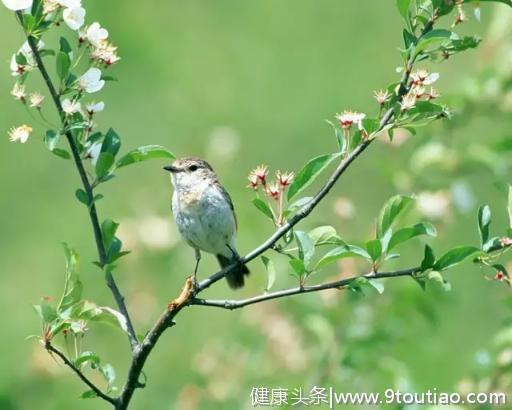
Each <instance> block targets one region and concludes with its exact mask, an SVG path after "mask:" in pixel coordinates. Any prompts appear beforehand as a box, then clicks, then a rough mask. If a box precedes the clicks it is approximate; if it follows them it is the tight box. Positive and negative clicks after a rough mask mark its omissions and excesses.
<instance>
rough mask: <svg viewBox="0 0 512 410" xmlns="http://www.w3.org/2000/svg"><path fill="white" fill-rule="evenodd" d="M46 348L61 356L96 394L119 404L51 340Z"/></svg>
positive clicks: (51, 352)
mask: <svg viewBox="0 0 512 410" xmlns="http://www.w3.org/2000/svg"><path fill="white" fill-rule="evenodd" d="M45 349H46V350H48V352H49V353H50V354H55V355H57V356H59V357H60V358H61V360H62V361H63V362H64V364H65V365H66V366H68V367H69V368H70V369H71V370H73V371H74V372H75V373H76V375H77V376H78V377H79V378H80V380H82V381H83V382H84V383H85V384H86V385H87V386H88V387H89V388H90V389H91V390H92V391H93V392H94V393H96V395H97V396H98V397H100V398H102V399H103V400H105V401H108V402H109V403H110V404H112V405H114V406H115V405H116V404H117V399H115V398H113V397H110V396H109V395H107V394H105V393H103V392H102V391H101V390H100V389H99V387H97V386H96V385H95V384H94V383H93V382H91V381H90V380H89V379H88V378H87V377H86V376H85V375H84V374H83V373H82V371H81V370H80V369H79V368H78V367H76V366H75V365H74V364H73V363H72V362H71V361H70V360H69V359H68V358H67V357H66V356H65V355H64V353H62V352H61V351H60V350H58V349H57V348H56V347H54V346H53V345H52V344H51V343H50V342H49V341H47V342H46V344H45Z"/></svg>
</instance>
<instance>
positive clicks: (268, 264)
mask: <svg viewBox="0 0 512 410" xmlns="http://www.w3.org/2000/svg"><path fill="white" fill-rule="evenodd" d="M261 260H262V261H263V264H264V265H265V269H266V271H267V287H266V288H265V292H268V291H269V290H270V289H271V288H272V286H274V282H275V281H276V269H275V267H274V262H272V260H271V259H269V258H267V257H266V256H262V257H261Z"/></svg>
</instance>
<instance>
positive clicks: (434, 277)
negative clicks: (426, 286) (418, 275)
mask: <svg viewBox="0 0 512 410" xmlns="http://www.w3.org/2000/svg"><path fill="white" fill-rule="evenodd" d="M427 279H428V280H429V281H432V282H437V283H439V284H440V285H441V287H442V288H443V290H444V291H446V292H449V291H450V290H452V287H451V285H450V283H449V282H447V281H446V280H445V279H444V278H443V275H441V273H440V272H438V271H435V270H433V271H431V272H429V273H428V275H427Z"/></svg>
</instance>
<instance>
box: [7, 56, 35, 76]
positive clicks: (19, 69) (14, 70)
mask: <svg viewBox="0 0 512 410" xmlns="http://www.w3.org/2000/svg"><path fill="white" fill-rule="evenodd" d="M10 68H11V74H12V76H13V77H18V76H20V75H22V74H25V73H26V72H27V71H30V70H32V69H33V68H34V67H33V66H32V65H28V64H18V62H17V61H16V54H13V55H12V58H11V64H10Z"/></svg>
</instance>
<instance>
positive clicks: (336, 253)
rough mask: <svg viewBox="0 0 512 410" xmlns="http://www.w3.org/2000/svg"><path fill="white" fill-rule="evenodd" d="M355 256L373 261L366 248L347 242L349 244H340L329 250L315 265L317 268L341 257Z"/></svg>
mask: <svg viewBox="0 0 512 410" xmlns="http://www.w3.org/2000/svg"><path fill="white" fill-rule="evenodd" d="M354 256H359V257H362V258H364V259H366V260H367V261H369V262H371V261H372V257H371V256H370V255H369V254H368V252H367V251H366V250H364V249H363V248H360V247H358V246H354V245H348V244H347V245H343V246H339V247H337V248H334V249H332V250H330V251H329V252H327V253H326V254H325V255H324V256H323V257H322V258H321V259H320V260H319V261H318V262H317V264H316V266H315V270H317V269H320V268H323V267H324V266H327V265H329V264H331V263H333V262H336V261H337V260H339V259H342V258H349V257H354Z"/></svg>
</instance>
